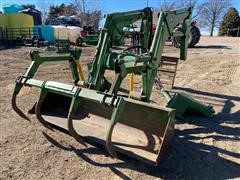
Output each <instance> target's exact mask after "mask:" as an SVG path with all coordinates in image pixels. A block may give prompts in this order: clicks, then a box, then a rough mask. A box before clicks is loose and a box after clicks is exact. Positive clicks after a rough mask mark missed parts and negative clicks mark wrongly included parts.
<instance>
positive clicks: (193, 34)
mask: <svg viewBox="0 0 240 180" xmlns="http://www.w3.org/2000/svg"><path fill="white" fill-rule="evenodd" d="M200 37H201V33H200V30H199V29H198V28H197V27H196V26H193V27H191V29H190V37H189V41H188V47H189V48H193V47H194V46H195V45H196V44H197V43H198V42H199V40H200Z"/></svg>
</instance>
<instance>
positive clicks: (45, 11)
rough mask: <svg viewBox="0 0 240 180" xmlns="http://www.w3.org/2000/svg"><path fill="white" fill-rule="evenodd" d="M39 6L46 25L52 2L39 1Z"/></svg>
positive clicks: (46, 0)
mask: <svg viewBox="0 0 240 180" xmlns="http://www.w3.org/2000/svg"><path fill="white" fill-rule="evenodd" d="M37 5H38V7H39V10H40V11H41V14H42V22H43V23H45V22H46V19H47V15H48V9H49V6H50V1H48V0H38V1H37Z"/></svg>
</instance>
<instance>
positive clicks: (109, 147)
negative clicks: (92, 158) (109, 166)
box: [106, 120, 117, 158]
mask: <svg viewBox="0 0 240 180" xmlns="http://www.w3.org/2000/svg"><path fill="white" fill-rule="evenodd" d="M115 124H116V122H114V121H112V120H111V123H110V127H109V129H108V132H107V139H106V147H107V151H108V153H109V154H110V155H111V156H112V157H114V158H117V153H116V152H115V151H114V150H113V145H112V132H113V129H114V126H115Z"/></svg>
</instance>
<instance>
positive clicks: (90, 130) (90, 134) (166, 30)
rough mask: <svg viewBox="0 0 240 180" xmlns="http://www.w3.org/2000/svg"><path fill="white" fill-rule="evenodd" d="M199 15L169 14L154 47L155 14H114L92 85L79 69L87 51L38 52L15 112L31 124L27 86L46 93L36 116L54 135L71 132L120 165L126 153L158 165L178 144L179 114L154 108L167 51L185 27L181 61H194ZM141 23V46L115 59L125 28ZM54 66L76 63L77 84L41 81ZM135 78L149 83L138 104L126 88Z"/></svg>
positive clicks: (19, 83)
mask: <svg viewBox="0 0 240 180" xmlns="http://www.w3.org/2000/svg"><path fill="white" fill-rule="evenodd" d="M191 12H192V10H191V8H184V9H178V10H174V11H168V12H161V13H160V14H159V19H158V24H157V29H156V31H155V34H154V38H153V39H152V36H153V34H152V10H151V9H150V8H145V9H142V10H136V11H130V12H123V13H113V14H107V15H106V16H105V24H104V26H103V28H102V30H101V34H100V36H99V41H98V45H97V48H96V54H95V56H94V58H93V61H92V62H90V63H89V64H88V67H89V74H88V78H87V80H84V79H83V77H82V75H81V74H82V73H81V68H80V65H79V62H78V59H79V57H80V55H81V50H79V49H73V48H71V47H70V48H69V49H67V50H66V51H63V52H61V53H60V52H56V53H53V52H51V54H48V53H39V52H37V51H32V52H31V53H30V56H31V58H32V63H31V66H30V67H29V68H28V70H27V72H26V73H25V74H23V75H22V76H19V77H18V78H17V79H16V85H15V89H14V93H13V97H12V107H13V109H14V110H15V111H16V112H17V113H18V114H19V115H20V116H21V117H22V118H24V119H27V120H29V117H28V116H27V115H26V114H24V113H23V112H22V111H21V110H20V108H19V107H18V106H17V104H16V98H17V95H18V93H19V92H20V90H21V88H22V87H23V86H30V87H38V88H40V89H41V93H40V96H39V99H38V101H37V102H36V103H35V104H34V106H33V107H32V109H31V110H30V112H31V113H35V114H36V117H37V119H38V121H39V122H40V123H41V124H42V125H43V126H45V127H46V128H48V129H51V130H53V129H64V130H67V132H68V133H69V134H70V135H71V136H72V137H73V138H75V139H76V140H77V141H78V142H79V143H81V144H83V145H85V146H87V144H86V143H85V140H86V139H90V140H91V141H94V142H97V143H100V144H103V145H105V146H106V149H107V151H108V152H109V154H110V155H111V156H112V157H117V153H116V152H121V153H123V154H127V155H129V156H131V157H133V158H136V159H138V160H141V161H143V162H146V163H149V164H151V165H157V164H158V163H159V162H160V160H161V158H162V157H163V155H164V154H165V152H166V151H167V150H168V149H169V145H170V144H171V141H172V139H173V134H174V121H175V112H176V110H175V109H177V108H176V107H173V108H170V107H165V106H158V105H153V104H150V97H151V92H152V88H153V84H154V80H155V77H156V75H157V70H158V67H159V64H160V61H161V57H162V52H163V48H164V43H165V41H167V40H168V39H169V37H171V36H173V35H174V34H173V30H174V28H175V27H176V26H177V25H178V24H179V23H180V22H182V23H183V28H182V33H181V38H182V39H181V48H180V59H182V60H185V59H186V55H187V41H188V40H187V37H188V33H189V22H190V21H191ZM139 20H140V21H141V33H140V34H141V35H140V44H139V45H134V46H131V47H127V48H126V49H124V50H123V51H122V52H116V51H114V49H115V48H117V46H118V45H117V43H116V42H117V41H118V39H119V37H121V36H124V32H123V31H122V30H123V27H126V26H129V25H131V24H132V23H134V22H136V21H139ZM178 35H179V34H178ZM134 52H135V53H134ZM136 52H137V53H136ZM47 61H56V62H57V61H68V62H69V64H70V69H71V71H72V77H73V84H65V83H60V82H56V81H48V80H46V81H40V80H36V79H34V78H33V76H34V74H35V72H36V71H37V69H38V67H39V66H40V65H41V64H42V63H44V62H47ZM107 70H108V71H113V72H114V73H115V77H114V80H113V81H112V82H110V81H109V80H107V78H106V76H107V75H106V74H107V73H106V72H107ZM79 74H80V75H79ZM135 74H136V75H139V76H141V79H142V83H141V87H142V88H141V92H138V95H137V97H132V96H131V93H132V92H131V91H132V89H124V88H123V87H122V86H121V85H122V82H123V80H124V79H125V78H126V76H127V75H135Z"/></svg>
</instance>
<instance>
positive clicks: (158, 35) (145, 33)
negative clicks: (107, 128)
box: [88, 8, 192, 102]
mask: <svg viewBox="0 0 240 180" xmlns="http://www.w3.org/2000/svg"><path fill="white" fill-rule="evenodd" d="M191 14H192V9H191V8H183V9H179V10H174V11H168V12H160V14H159V19H158V23H157V28H156V31H155V34H154V38H153V41H152V40H151V33H152V27H151V25H152V20H151V18H152V12H151V10H150V9H149V8H145V9H143V10H140V11H130V12H127V13H114V14H110V15H106V19H105V24H104V27H103V30H102V32H101V35H100V40H99V44H98V48H97V49H98V50H97V53H96V56H95V58H94V60H93V62H92V64H90V66H91V69H90V73H89V79H88V83H89V84H90V85H91V88H92V89H96V90H100V91H104V92H105V91H108V93H109V94H117V92H118V91H120V90H121V82H122V81H123V79H124V78H125V77H126V76H127V75H128V74H130V73H135V74H140V75H142V92H141V100H142V101H145V102H148V101H149V99H150V96H151V91H152V87H153V82H154V79H155V77H156V74H157V69H158V66H159V64H160V61H161V57H162V52H163V48H164V44H165V42H166V40H167V39H168V38H169V37H171V36H172V35H173V30H174V28H175V27H176V26H177V25H178V24H179V23H181V22H183V31H182V35H181V36H182V37H181V38H182V40H181V43H182V44H181V48H180V59H183V60H185V59H186V54H187V41H188V36H187V34H188V33H189V27H190V23H189V22H190V21H191V19H190V18H191ZM138 19H142V26H141V33H140V34H142V40H141V44H140V46H139V47H137V48H141V49H142V50H143V52H144V53H143V54H141V55H136V54H130V53H127V52H126V53H113V52H111V48H112V45H113V44H114V41H115V40H116V39H115V38H116V37H117V36H118V35H119V34H121V30H122V29H123V27H124V26H127V25H129V24H131V23H133V22H135V21H136V20H138ZM151 41H152V42H151ZM149 45H151V46H149ZM106 69H110V70H114V71H115V73H116V76H115V80H114V82H112V83H111V84H110V86H111V87H110V88H109V87H108V86H109V82H107V83H106V80H105V78H104V73H105V70H106Z"/></svg>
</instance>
